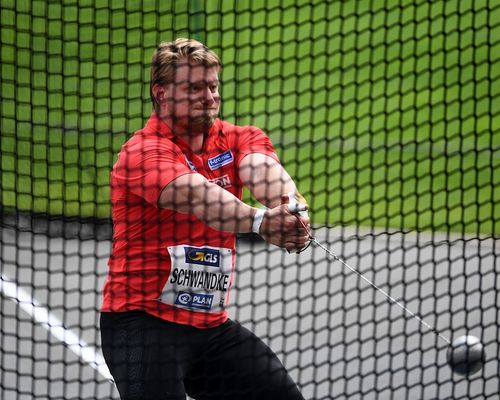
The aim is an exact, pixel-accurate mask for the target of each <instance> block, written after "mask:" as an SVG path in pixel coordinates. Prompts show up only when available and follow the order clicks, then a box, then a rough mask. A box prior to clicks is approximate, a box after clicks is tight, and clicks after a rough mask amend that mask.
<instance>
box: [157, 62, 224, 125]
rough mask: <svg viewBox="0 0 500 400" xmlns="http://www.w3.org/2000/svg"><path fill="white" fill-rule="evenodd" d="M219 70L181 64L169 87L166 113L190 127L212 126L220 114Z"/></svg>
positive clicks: (177, 122) (179, 123)
mask: <svg viewBox="0 0 500 400" xmlns="http://www.w3.org/2000/svg"><path fill="white" fill-rule="evenodd" d="M218 75H219V67H217V66H214V67H205V66H203V65H198V64H190V63H181V64H180V65H179V66H178V67H177V69H176V73H175V78H174V82H173V83H172V84H169V85H167V86H166V88H165V89H166V93H165V94H166V99H167V102H166V108H167V110H166V111H167V114H168V115H170V116H171V118H172V119H173V120H174V123H175V124H177V125H181V126H185V127H187V128H191V129H193V128H196V127H210V126H212V124H213V120H214V119H215V118H216V117H217V116H218V114H219V107H220V95H219V78H218Z"/></svg>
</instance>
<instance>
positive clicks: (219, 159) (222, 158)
mask: <svg viewBox="0 0 500 400" xmlns="http://www.w3.org/2000/svg"><path fill="white" fill-rule="evenodd" d="M233 161H234V157H233V153H231V150H226V151H225V152H224V153H220V154H218V155H216V156H215V157H212V158H209V159H208V167H209V168H210V170H211V171H214V170H216V169H218V168H220V167H223V166H224V165H227V164H231V163H232V162H233Z"/></svg>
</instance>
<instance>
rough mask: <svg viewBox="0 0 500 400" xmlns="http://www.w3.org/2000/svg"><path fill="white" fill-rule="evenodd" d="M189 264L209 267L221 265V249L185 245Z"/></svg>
mask: <svg viewBox="0 0 500 400" xmlns="http://www.w3.org/2000/svg"><path fill="white" fill-rule="evenodd" d="M184 253H185V255H186V263H187V264H198V265H207V266H209V267H216V268H218V267H219V261H220V253H219V250H216V249H209V248H206V247H201V248H200V247H190V246H186V247H184Z"/></svg>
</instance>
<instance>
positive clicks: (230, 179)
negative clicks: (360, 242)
mask: <svg viewBox="0 0 500 400" xmlns="http://www.w3.org/2000/svg"><path fill="white" fill-rule="evenodd" d="M220 68H221V63H220V61H219V58H218V56H217V55H216V54H215V53H214V52H213V51H211V50H210V49H208V48H207V47H205V46H204V45H203V44H201V43H199V42H197V41H195V40H189V39H177V40H176V41H174V42H170V43H162V44H160V46H159V47H158V48H157V49H156V51H155V53H154V55H153V60H152V66H151V83H150V85H151V98H152V101H153V105H154V112H153V113H152V115H151V117H150V119H149V121H148V122H147V124H146V126H145V127H144V128H143V129H141V130H139V131H137V132H136V133H135V134H134V136H133V137H132V138H131V139H130V140H129V141H128V142H127V143H125V144H124V145H123V146H122V149H121V151H120V154H119V157H118V161H117V162H116V164H115V165H114V167H113V171H112V173H111V203H112V216H113V222H114V241H113V249H112V254H111V257H110V259H109V274H108V278H107V280H106V283H105V287H104V299H103V306H102V313H101V336H102V348H103V353H104V357H105V359H106V362H107V364H108V367H109V370H110V372H111V374H112V375H113V377H114V380H115V383H116V385H117V388H118V391H119V392H120V396H121V398H122V399H127V400H131V399H155V400H160V399H176V400H177V399H179V400H180V399H183V400H184V399H185V398H186V394H188V395H189V396H191V397H193V398H195V399H199V400H203V399H207V400H208V399H213V400H215V399H217V400H224V399H228V400H229V399H234V400H244V399H259V400H264V399H273V400H276V399H287V400H295V399H303V397H302V395H301V394H300V392H299V390H298V388H297V386H296V384H295V383H294V382H293V381H292V379H291V378H290V376H289V374H288V373H287V371H286V369H285V368H284V366H283V365H282V364H281V362H280V361H279V360H278V358H277V357H276V355H275V354H274V353H273V352H272V351H271V350H270V349H269V348H268V347H267V346H266V345H265V344H264V343H263V342H262V341H261V340H260V339H258V338H257V337H256V336H255V335H253V334H252V333H251V332H250V331H248V330H247V329H246V328H244V327H243V326H241V325H240V324H238V323H236V322H234V321H232V320H231V319H228V315H227V311H226V310H225V308H226V304H227V302H228V297H229V292H230V286H231V283H232V272H233V270H234V262H235V236H236V233H247V232H256V233H258V234H260V235H261V236H262V238H264V239H265V240H266V241H267V242H268V243H272V244H274V245H277V246H279V247H282V248H285V249H287V250H288V251H298V250H300V249H302V248H303V247H304V246H305V245H306V244H307V242H308V240H309V236H308V232H307V230H306V227H307V226H308V223H309V221H308V219H307V216H305V217H304V216H303V215H293V214H291V213H290V212H289V211H288V207H287V205H285V204H282V202H283V199H284V197H283V195H284V194H288V193H297V189H296V187H295V184H294V182H293V180H292V179H291V178H290V176H289V175H288V174H287V172H286V171H285V170H284V169H283V167H282V166H281V164H280V162H279V160H278V157H277V156H276V153H275V151H274V149H273V146H272V144H271V142H270V140H269V138H268V137H267V136H266V135H265V134H264V133H263V132H262V131H261V130H260V129H258V128H255V127H252V126H245V127H240V126H235V125H232V124H230V123H228V122H225V121H222V120H220V119H217V116H218V113H219V107H220V102H221V98H220V95H219V80H218V75H219V71H220ZM243 186H246V187H247V188H249V190H250V191H251V193H252V194H253V195H254V196H255V198H256V199H257V200H259V201H260V202H261V203H262V204H264V205H265V206H266V207H267V211H264V210H262V209H257V208H254V207H251V206H249V205H247V204H245V203H243V202H242V201H241V195H242V188H243ZM296 196H297V199H299V200H300V199H301V197H300V195H298V194H297V195H296ZM299 219H300V220H299Z"/></svg>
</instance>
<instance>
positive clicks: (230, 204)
mask: <svg viewBox="0 0 500 400" xmlns="http://www.w3.org/2000/svg"><path fill="white" fill-rule="evenodd" d="M158 206H159V207H160V208H168V209H172V210H175V211H177V212H181V213H185V214H193V215H195V216H196V217H197V218H198V219H200V220H201V221H203V222H204V223H205V224H207V225H208V226H210V227H211V228H213V229H216V230H219V231H224V232H238V233H246V232H251V231H252V223H253V218H254V215H255V213H256V211H257V209H255V208H254V207H251V206H249V205H247V204H245V203H243V202H242V201H240V200H239V199H238V198H237V197H235V196H234V195H233V194H232V193H230V192H228V191H227V190H224V189H222V188H221V187H220V186H218V185H216V184H214V183H211V182H209V181H208V180H206V179H205V178H204V177H203V176H201V175H199V174H188V175H184V176H181V177H179V178H177V179H176V180H174V181H172V182H171V183H169V185H167V187H166V188H165V189H164V190H163V192H162V194H161V196H160V199H159V201H158Z"/></svg>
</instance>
